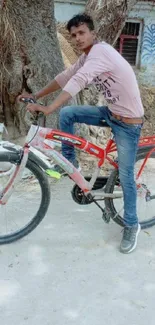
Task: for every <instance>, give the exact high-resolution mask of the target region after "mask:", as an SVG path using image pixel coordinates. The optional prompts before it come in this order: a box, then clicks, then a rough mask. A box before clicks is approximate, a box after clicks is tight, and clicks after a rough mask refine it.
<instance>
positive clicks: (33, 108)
mask: <svg viewBox="0 0 155 325" xmlns="http://www.w3.org/2000/svg"><path fill="white" fill-rule="evenodd" d="M18 101H20V102H23V103H25V104H28V105H27V106H26V108H27V110H28V111H29V112H31V113H34V112H42V113H43V114H45V115H46V114H47V111H48V108H47V106H43V105H40V104H37V103H36V100H35V99H34V97H33V96H31V97H30V96H29V97H28V96H26V97H25V95H20V96H19V97H18Z"/></svg>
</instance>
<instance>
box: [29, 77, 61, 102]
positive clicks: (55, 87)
mask: <svg viewBox="0 0 155 325" xmlns="http://www.w3.org/2000/svg"><path fill="white" fill-rule="evenodd" d="M59 89H61V87H60V85H59V84H58V83H57V81H56V80H55V79H54V80H52V81H51V82H50V83H49V84H48V85H47V86H45V87H44V88H42V89H41V90H39V91H38V92H37V93H36V94H35V99H39V98H42V97H44V96H47V95H49V94H51V93H54V92H55V91H57V90H59Z"/></svg>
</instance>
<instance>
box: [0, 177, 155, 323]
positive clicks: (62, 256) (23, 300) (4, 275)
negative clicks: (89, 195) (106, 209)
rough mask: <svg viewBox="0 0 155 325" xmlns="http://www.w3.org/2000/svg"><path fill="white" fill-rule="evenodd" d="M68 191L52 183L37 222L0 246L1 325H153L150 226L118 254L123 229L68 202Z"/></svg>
mask: <svg viewBox="0 0 155 325" xmlns="http://www.w3.org/2000/svg"><path fill="white" fill-rule="evenodd" d="M71 187H72V183H71V181H69V180H68V179H63V180H62V182H61V183H60V184H59V185H58V184H57V185H56V187H55V186H52V188H51V191H52V200H51V204H50V208H49V210H48V213H47V216H46V217H45V218H44V220H43V221H42V222H41V224H40V225H39V226H38V227H37V228H36V229H35V230H34V231H33V232H32V233H31V234H29V235H28V236H27V237H25V238H23V239H22V240H20V241H17V242H16V243H13V244H10V245H5V246H0V266H1V267H0V324H3V325H9V324H12V325H24V324H25V325H69V324H74V325H125V324H126V325H147V324H149V325H154V322H155V320H154V317H155V309H154V302H155V253H154V251H155V227H154V228H152V229H148V230H147V231H141V233H140V235H139V241H138V246H137V249H136V251H135V252H134V253H132V254H129V255H123V254H121V253H120V252H119V249H118V248H119V244H120V240H121V236H122V234H121V228H120V227H119V226H117V225H116V224H114V223H113V222H110V224H109V225H106V224H104V222H103V221H102V218H101V212H100V210H99V209H98V208H97V207H96V206H94V205H89V206H80V205H77V204H76V203H75V202H73V200H72V199H71V196H70V189H71Z"/></svg>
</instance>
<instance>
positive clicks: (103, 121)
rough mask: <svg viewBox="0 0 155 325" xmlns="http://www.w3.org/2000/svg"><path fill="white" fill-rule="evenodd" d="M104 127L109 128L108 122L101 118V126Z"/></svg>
mask: <svg viewBox="0 0 155 325" xmlns="http://www.w3.org/2000/svg"><path fill="white" fill-rule="evenodd" d="M102 126H103V127H106V128H110V126H109V124H108V123H107V122H106V121H105V120H102V121H101V127H102Z"/></svg>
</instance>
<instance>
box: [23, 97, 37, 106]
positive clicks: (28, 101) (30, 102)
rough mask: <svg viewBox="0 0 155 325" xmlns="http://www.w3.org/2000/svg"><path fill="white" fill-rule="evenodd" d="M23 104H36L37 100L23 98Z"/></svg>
mask: <svg viewBox="0 0 155 325" xmlns="http://www.w3.org/2000/svg"><path fill="white" fill-rule="evenodd" d="M20 101H21V102H23V103H25V104H28V103H29V104H36V100H35V99H33V98H28V97H22V98H21V99H20Z"/></svg>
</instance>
